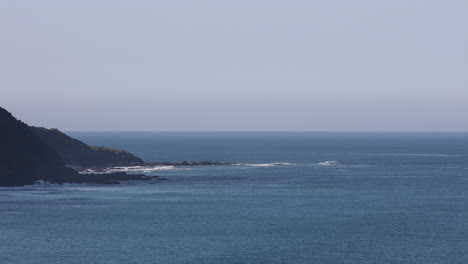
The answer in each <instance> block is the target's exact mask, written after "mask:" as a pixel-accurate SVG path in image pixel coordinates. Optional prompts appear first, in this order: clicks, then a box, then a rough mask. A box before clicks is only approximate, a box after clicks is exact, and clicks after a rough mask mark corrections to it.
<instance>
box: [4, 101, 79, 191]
mask: <svg viewBox="0 0 468 264" xmlns="http://www.w3.org/2000/svg"><path fill="white" fill-rule="evenodd" d="M77 175H78V173H77V172H76V171H74V170H73V169H71V168H68V167H66V166H65V165H64V162H63V160H62V159H61V158H60V156H59V155H58V154H57V153H56V152H55V151H54V150H53V149H52V148H50V147H49V146H48V145H47V144H46V143H44V142H43V141H41V139H40V138H39V137H38V136H37V135H36V134H34V133H33V132H32V131H31V130H30V129H29V127H28V126H27V125H26V124H24V123H23V122H21V121H19V120H17V119H16V118H14V117H13V116H12V115H11V114H10V113H9V112H8V111H6V110H5V109H3V108H1V107H0V186H19V185H26V184H32V183H34V182H36V181H37V180H47V181H56V180H57V179H59V178H61V177H64V176H69V177H73V176H77Z"/></svg>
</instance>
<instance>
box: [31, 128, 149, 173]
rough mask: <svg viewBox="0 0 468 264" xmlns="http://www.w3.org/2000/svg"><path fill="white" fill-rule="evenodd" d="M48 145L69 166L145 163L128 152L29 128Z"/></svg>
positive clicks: (54, 131) (41, 129) (51, 131)
mask: <svg viewBox="0 0 468 264" xmlns="http://www.w3.org/2000/svg"><path fill="white" fill-rule="evenodd" d="M29 128H30V130H31V131H32V132H34V134H36V135H37V136H39V138H41V139H42V140H43V141H44V142H45V143H46V144H47V145H49V146H50V147H51V148H52V149H54V150H55V151H56V152H57V153H58V154H59V155H60V157H61V158H62V159H63V160H64V162H65V163H66V164H68V165H73V166H80V167H111V166H136V165H142V164H143V163H144V162H143V160H141V159H140V158H138V157H136V156H134V155H133V154H131V153H130V152H128V151H125V150H121V149H111V148H105V147H94V146H89V145H87V144H85V143H83V142H81V141H79V140H77V139H74V138H72V137H70V136H68V135H66V134H65V133H62V132H61V131H60V130H58V129H55V128H52V129H47V128H43V127H29Z"/></svg>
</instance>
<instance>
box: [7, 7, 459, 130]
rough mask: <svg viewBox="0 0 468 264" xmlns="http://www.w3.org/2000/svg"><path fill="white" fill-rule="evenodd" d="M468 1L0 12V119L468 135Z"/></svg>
mask: <svg viewBox="0 0 468 264" xmlns="http://www.w3.org/2000/svg"><path fill="white" fill-rule="evenodd" d="M467 14H468V1H466V0H446V1H442V0H419V1H416V0H391V1H377V0H353V1H349V0H342V1H334V0H327V1H325V0H324V1H313V0H289V1H286V0H282V1H274V0H265V1H260V0H245V1H243V0H233V1H223V0H212V1H204V0H197V1H194V0H192V1H177V0H167V1H156V0H151V1H150V0H148V1H136V0H131V1H130V0H128V1H117V0H110V1H99V0H92V1H88V0H80V1H64V0H57V1H50V0H41V1H37V0H31V1H21V0H0V72H1V75H0V106H2V107H5V108H7V109H8V110H10V111H11V112H13V114H14V115H15V116H17V117H18V118H20V119H22V120H23V121H25V122H28V123H30V124H34V125H41V126H47V127H58V128H60V129H63V130H347V131H349V130H387V131H388V130H392V131H394V130H399V131H401V130H411V131H414V130H464V131H468V15H467Z"/></svg>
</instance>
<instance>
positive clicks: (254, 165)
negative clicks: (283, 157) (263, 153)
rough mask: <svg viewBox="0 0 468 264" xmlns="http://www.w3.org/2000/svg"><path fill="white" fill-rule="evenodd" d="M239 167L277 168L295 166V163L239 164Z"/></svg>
mask: <svg viewBox="0 0 468 264" xmlns="http://www.w3.org/2000/svg"><path fill="white" fill-rule="evenodd" d="M236 165H238V166H249V167H276V166H294V165H296V164H295V163H288V162H273V163H238V164H236Z"/></svg>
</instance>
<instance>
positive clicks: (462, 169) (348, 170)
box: [0, 132, 468, 264]
mask: <svg viewBox="0 0 468 264" xmlns="http://www.w3.org/2000/svg"><path fill="white" fill-rule="evenodd" d="M69 134H70V135H72V136H74V137H76V138H78V139H80V140H82V141H84V142H86V143H88V144H91V145H97V146H107V147H113V148H122V149H126V150H128V151H130V152H132V153H134V154H135V155H137V156H139V157H141V158H143V159H144V160H146V161H182V160H188V161H200V160H208V161H225V162H234V163H237V164H236V165H226V166H199V167H172V166H159V167H158V166H156V167H154V166H153V167H133V168H122V169H121V170H127V171H129V172H131V173H145V174H148V175H159V176H163V177H165V178H167V179H168V180H167V181H150V182H127V183H123V184H121V185H118V186H106V185H89V184H88V185H85V184H68V185H50V184H45V185H33V186H25V187H14V188H0V258H1V259H0V263H5V264H20V263H21V264H28V263H31V264H32V263H34V264H55V263H57V264H58V263H60V264H62V263H72V264H73V263H77V264H78V263H79V264H83V263H100V264H101V263H102V264H104V263H138V264H143V263H164V264H179V263H206V264H209V263H213V264H218V263H229V264H242V263H265V264H274V263H294V264H296V263H297V264H299V263H308V264H309V263H330V264H332V263H333V264H335V263H353V264H354V263H355V264H363V263H421V264H427V263H450V264H456V263H460V264H466V263H468V133H357V132H356V133H341V132H340V133H338V132H336V133H332V132H330V133H325V132H323V133H322V132H320V133H319V132H314V133H312V132H235V133H234V132H232V133H231V132H171V133H169V132H69Z"/></svg>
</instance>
